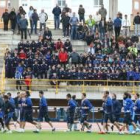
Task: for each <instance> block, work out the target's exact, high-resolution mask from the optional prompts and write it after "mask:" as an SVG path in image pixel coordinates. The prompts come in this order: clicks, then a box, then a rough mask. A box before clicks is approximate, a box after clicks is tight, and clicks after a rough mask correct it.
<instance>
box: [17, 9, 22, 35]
mask: <svg viewBox="0 0 140 140" xmlns="http://www.w3.org/2000/svg"><path fill="white" fill-rule="evenodd" d="M20 19H21V14H20V11H18V13H17V26H18V33H17V34H20V25H19V21H20Z"/></svg>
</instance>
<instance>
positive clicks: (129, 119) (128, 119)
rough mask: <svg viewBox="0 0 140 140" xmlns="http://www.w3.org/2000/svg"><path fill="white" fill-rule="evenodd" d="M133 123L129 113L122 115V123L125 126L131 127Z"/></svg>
mask: <svg viewBox="0 0 140 140" xmlns="http://www.w3.org/2000/svg"><path fill="white" fill-rule="evenodd" d="M132 122H133V120H132V115H131V113H130V112H128V113H125V114H124V123H125V124H127V125H131V124H132Z"/></svg>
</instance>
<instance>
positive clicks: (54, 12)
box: [52, 7, 61, 16]
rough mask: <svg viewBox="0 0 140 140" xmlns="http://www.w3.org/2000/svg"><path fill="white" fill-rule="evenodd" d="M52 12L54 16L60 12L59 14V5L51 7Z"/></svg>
mask: <svg viewBox="0 0 140 140" xmlns="http://www.w3.org/2000/svg"><path fill="white" fill-rule="evenodd" d="M52 13H53V14H54V16H60V14H61V9H60V7H55V8H53V11H52Z"/></svg>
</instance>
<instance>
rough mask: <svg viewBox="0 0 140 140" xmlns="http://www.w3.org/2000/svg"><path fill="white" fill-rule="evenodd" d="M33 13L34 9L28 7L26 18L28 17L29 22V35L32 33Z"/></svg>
mask: <svg viewBox="0 0 140 140" xmlns="http://www.w3.org/2000/svg"><path fill="white" fill-rule="evenodd" d="M33 13H34V8H33V7H32V6H30V8H29V12H28V17H29V20H30V28H31V34H32V32H33V19H32V14H33Z"/></svg>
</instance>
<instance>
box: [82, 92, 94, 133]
mask: <svg viewBox="0 0 140 140" xmlns="http://www.w3.org/2000/svg"><path fill="white" fill-rule="evenodd" d="M81 109H82V115H81V124H82V128H81V130H82V131H84V127H86V128H87V129H88V131H90V129H91V127H92V125H90V124H89V123H88V122H87V120H88V116H89V112H90V110H91V109H92V104H91V103H90V101H89V100H88V99H87V98H86V94H85V93H83V94H82V102H81Z"/></svg>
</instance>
